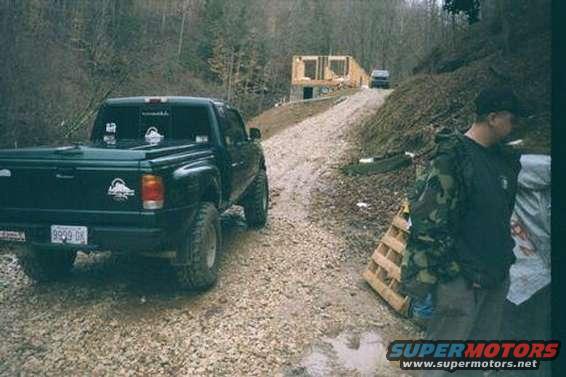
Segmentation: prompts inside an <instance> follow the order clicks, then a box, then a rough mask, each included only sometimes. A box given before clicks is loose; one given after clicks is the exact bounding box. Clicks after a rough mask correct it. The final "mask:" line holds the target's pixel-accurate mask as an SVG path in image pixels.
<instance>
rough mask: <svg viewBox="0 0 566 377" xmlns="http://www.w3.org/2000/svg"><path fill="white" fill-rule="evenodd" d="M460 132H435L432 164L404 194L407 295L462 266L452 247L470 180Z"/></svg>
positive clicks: (423, 290)
mask: <svg viewBox="0 0 566 377" xmlns="http://www.w3.org/2000/svg"><path fill="white" fill-rule="evenodd" d="M465 137H466V136H464V135H463V134H461V133H460V132H450V131H444V132H440V133H438V134H437V136H436V143H437V146H436V150H435V151H434V154H433V156H432V159H431V164H430V166H429V167H428V169H426V171H425V172H424V173H423V174H421V175H420V176H419V177H417V180H416V182H415V185H414V188H413V191H412V192H411V193H410V194H409V198H408V199H409V206H410V219H411V225H412V226H411V229H410V236H409V239H408V241H407V247H406V250H405V253H404V255H403V261H402V264H401V288H402V291H403V292H404V293H406V294H408V295H410V296H413V297H424V295H426V293H428V292H430V290H431V288H432V287H433V286H434V285H435V284H436V283H439V282H446V281H449V280H452V279H454V278H455V277H456V276H458V275H460V274H461V272H462V270H463V267H464V268H465V266H461V265H460V264H459V263H458V262H457V261H456V260H455V255H456V253H455V250H454V244H455V237H454V235H455V233H456V229H457V227H458V220H459V219H461V218H462V216H463V213H464V211H466V209H467V208H466V206H467V204H468V203H467V202H468V201H467V200H466V197H469V195H470V190H472V180H473V178H472V177H473V167H472V163H471V161H470V159H469V158H468V157H467V156H466V148H465V146H464V143H465V142H466V141H465V139H464V138H465ZM505 153H508V152H505ZM514 157H515V158H516V156H514Z"/></svg>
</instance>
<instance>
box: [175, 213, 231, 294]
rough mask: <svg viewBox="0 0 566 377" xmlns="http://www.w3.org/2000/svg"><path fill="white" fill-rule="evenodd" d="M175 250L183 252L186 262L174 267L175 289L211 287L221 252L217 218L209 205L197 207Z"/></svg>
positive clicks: (220, 233)
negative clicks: (177, 287)
mask: <svg viewBox="0 0 566 377" xmlns="http://www.w3.org/2000/svg"><path fill="white" fill-rule="evenodd" d="M178 247H179V251H180V252H182V253H187V263H185V264H183V265H180V266H175V269H176V271H175V274H176V277H177V283H178V285H179V287H180V288H181V289H189V290H204V289H206V288H210V287H212V286H213V285H214V283H216V280H217V278H218V264H219V259H220V252H221V249H222V232H221V228H220V216H219V214H218V210H217V209H216V207H215V206H214V205H213V204H212V203H209V202H203V203H202V204H201V205H200V207H199V209H198V211H197V214H196V215H195V218H194V220H193V222H192V224H190V225H189V226H186V227H185V229H184V230H183V234H182V236H181V239H180V241H179V246H178ZM212 249H214V251H212ZM210 253H213V254H214V255H213V256H211V254H210Z"/></svg>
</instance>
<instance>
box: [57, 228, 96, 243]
mask: <svg viewBox="0 0 566 377" xmlns="http://www.w3.org/2000/svg"><path fill="white" fill-rule="evenodd" d="M51 242H52V243H69V244H74V245H86V244H87V243H88V229H87V227H86V226H71V225H51Z"/></svg>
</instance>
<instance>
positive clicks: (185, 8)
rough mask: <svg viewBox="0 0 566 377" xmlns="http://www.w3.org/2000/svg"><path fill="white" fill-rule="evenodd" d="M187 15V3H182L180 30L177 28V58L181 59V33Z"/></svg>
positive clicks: (183, 29) (183, 30)
mask: <svg viewBox="0 0 566 377" xmlns="http://www.w3.org/2000/svg"><path fill="white" fill-rule="evenodd" d="M186 16H187V3H186V2H185V3H184V4H183V18H182V19H181V30H179V45H178V48H177V59H178V60H179V61H181V52H182V51H183V34H184V32H185V18H186Z"/></svg>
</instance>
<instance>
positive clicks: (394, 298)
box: [364, 271, 409, 314]
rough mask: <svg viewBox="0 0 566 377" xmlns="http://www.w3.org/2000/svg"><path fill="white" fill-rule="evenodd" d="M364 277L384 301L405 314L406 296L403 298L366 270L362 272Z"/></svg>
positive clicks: (406, 306)
mask: <svg viewBox="0 0 566 377" xmlns="http://www.w3.org/2000/svg"><path fill="white" fill-rule="evenodd" d="M364 278H365V279H366V281H367V282H368V283H369V285H371V287H372V288H373V289H375V290H376V291H377V293H379V295H380V296H381V297H383V299H384V300H385V301H387V302H388V303H389V305H391V306H392V307H393V309H395V310H397V311H398V312H399V313H402V314H405V313H406V311H407V308H408V302H409V301H408V298H403V297H402V296H401V295H399V294H398V293H396V292H394V291H393V290H392V289H390V288H389V287H388V286H387V285H386V284H385V283H384V282H382V281H381V280H379V279H378V278H377V277H376V276H375V275H373V274H372V273H369V272H368V271H366V272H365V273H364Z"/></svg>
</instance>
